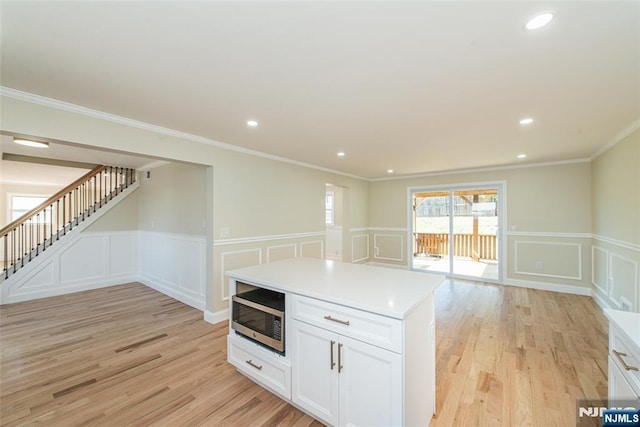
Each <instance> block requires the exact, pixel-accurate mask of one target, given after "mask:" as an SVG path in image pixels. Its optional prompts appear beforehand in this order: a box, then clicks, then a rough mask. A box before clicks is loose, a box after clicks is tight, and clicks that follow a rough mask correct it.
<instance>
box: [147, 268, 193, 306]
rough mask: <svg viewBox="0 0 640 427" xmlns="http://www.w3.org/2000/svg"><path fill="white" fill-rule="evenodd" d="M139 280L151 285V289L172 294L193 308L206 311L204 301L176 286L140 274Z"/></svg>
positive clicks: (172, 296) (171, 295)
mask: <svg viewBox="0 0 640 427" xmlns="http://www.w3.org/2000/svg"><path fill="white" fill-rule="evenodd" d="M138 282H140V283H142V284H143V285H145V286H148V287H150V288H151V289H155V290H156V291H158V292H160V293H163V294H165V295H167V296H170V297H171V298H175V299H177V300H178V301H180V302H183V303H185V304H187V305H189V306H191V307H193V308H197V309H198V310H200V311H204V309H205V307H204V301H202V300H200V299H198V298H194V297H192V296H191V295H187V294H186V293H183V292H180V291H179V290H178V289H176V288H175V287H170V286H166V285H164V284H162V283H160V282H158V281H157V280H155V279H153V278H151V277H148V276H145V275H140V276H138Z"/></svg>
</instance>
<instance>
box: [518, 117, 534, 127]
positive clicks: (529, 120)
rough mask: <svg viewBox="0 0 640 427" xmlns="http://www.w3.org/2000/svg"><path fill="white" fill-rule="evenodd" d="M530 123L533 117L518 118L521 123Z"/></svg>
mask: <svg viewBox="0 0 640 427" xmlns="http://www.w3.org/2000/svg"><path fill="white" fill-rule="evenodd" d="M531 123H533V119H532V118H531V117H527V118H524V119H522V120H520V124H521V125H530V124H531Z"/></svg>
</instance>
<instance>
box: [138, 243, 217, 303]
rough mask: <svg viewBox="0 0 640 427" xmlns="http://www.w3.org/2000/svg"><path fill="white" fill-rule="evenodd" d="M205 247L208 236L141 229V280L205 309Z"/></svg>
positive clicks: (160, 290) (139, 272) (167, 293)
mask: <svg viewBox="0 0 640 427" xmlns="http://www.w3.org/2000/svg"><path fill="white" fill-rule="evenodd" d="M205 249H206V239H205V238H204V237H200V236H189V235H181V234H173V233H157V232H149V231H140V232H139V243H138V250H139V259H140V262H139V264H138V267H139V269H138V274H139V278H140V281H141V282H142V283H144V284H145V285H147V286H149V287H151V288H154V289H156V290H157V291H159V292H162V293H164V294H166V295H169V296H171V297H173V298H175V299H177V300H179V301H182V302H183V303H185V304H188V305H190V306H192V307H194V308H197V309H200V310H204V309H205V307H206V273H205V271H206V252H205Z"/></svg>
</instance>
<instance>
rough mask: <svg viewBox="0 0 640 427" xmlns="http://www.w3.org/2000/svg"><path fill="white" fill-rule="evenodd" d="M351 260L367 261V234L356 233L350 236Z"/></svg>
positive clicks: (356, 261)
mask: <svg viewBox="0 0 640 427" xmlns="http://www.w3.org/2000/svg"><path fill="white" fill-rule="evenodd" d="M351 260H352V261H351V262H353V263H358V262H363V261H369V235H368V234H356V235H353V236H351Z"/></svg>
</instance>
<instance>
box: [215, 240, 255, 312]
mask: <svg viewBox="0 0 640 427" xmlns="http://www.w3.org/2000/svg"><path fill="white" fill-rule="evenodd" d="M258 264H262V248H252V249H242V250H229V251H225V252H222V253H221V254H220V279H219V280H220V284H221V285H222V286H220V298H221V299H222V301H226V300H228V299H229V286H225V285H226V283H227V280H226V274H227V271H229V270H235V269H237V268H243V267H251V266H253V265H258Z"/></svg>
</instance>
